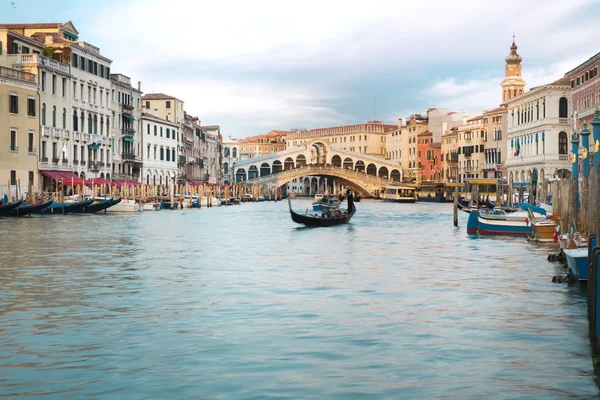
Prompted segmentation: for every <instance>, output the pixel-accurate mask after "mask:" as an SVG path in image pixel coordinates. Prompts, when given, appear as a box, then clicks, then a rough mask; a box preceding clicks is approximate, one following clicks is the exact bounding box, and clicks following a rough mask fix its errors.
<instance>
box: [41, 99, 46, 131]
mask: <svg viewBox="0 0 600 400" xmlns="http://www.w3.org/2000/svg"><path fill="white" fill-rule="evenodd" d="M42 125H44V126H46V103H43V104H42Z"/></svg>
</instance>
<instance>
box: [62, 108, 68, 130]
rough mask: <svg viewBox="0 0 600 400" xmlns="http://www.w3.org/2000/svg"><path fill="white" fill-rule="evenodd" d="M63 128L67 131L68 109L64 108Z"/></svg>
mask: <svg viewBox="0 0 600 400" xmlns="http://www.w3.org/2000/svg"><path fill="white" fill-rule="evenodd" d="M62 128H63V129H67V109H66V108H63V117H62Z"/></svg>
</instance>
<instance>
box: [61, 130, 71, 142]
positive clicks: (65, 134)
mask: <svg viewBox="0 0 600 400" xmlns="http://www.w3.org/2000/svg"><path fill="white" fill-rule="evenodd" d="M70 137H71V135H69V131H67V130H65V129H63V131H62V138H63V139H65V140H69V138H70Z"/></svg>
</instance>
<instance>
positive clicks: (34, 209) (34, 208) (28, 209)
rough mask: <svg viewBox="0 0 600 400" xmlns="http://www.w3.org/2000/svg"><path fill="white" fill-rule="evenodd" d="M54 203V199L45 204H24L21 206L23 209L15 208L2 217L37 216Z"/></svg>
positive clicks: (44, 202)
mask: <svg viewBox="0 0 600 400" xmlns="http://www.w3.org/2000/svg"><path fill="white" fill-rule="evenodd" d="M52 203H54V199H50V200H47V201H43V202H41V203H37V204H27V203H23V204H21V207H19V208H15V209H13V210H11V211H8V212H6V213H4V214H2V216H3V217H22V216H25V215H31V214H36V213H39V212H40V211H41V210H43V209H44V208H46V207H49V206H51V205H52Z"/></svg>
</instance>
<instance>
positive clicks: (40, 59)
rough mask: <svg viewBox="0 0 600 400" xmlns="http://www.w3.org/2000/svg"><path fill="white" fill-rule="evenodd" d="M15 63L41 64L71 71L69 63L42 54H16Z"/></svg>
mask: <svg viewBox="0 0 600 400" xmlns="http://www.w3.org/2000/svg"><path fill="white" fill-rule="evenodd" d="M15 64H17V65H19V64H20V65H23V64H36V65H40V64H41V65H45V66H47V67H51V68H54V69H56V70H58V71H61V72H66V73H69V65H67V64H63V63H61V62H59V61H56V60H53V59H51V58H48V57H44V56H42V55H40V54H16V60H15Z"/></svg>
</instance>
